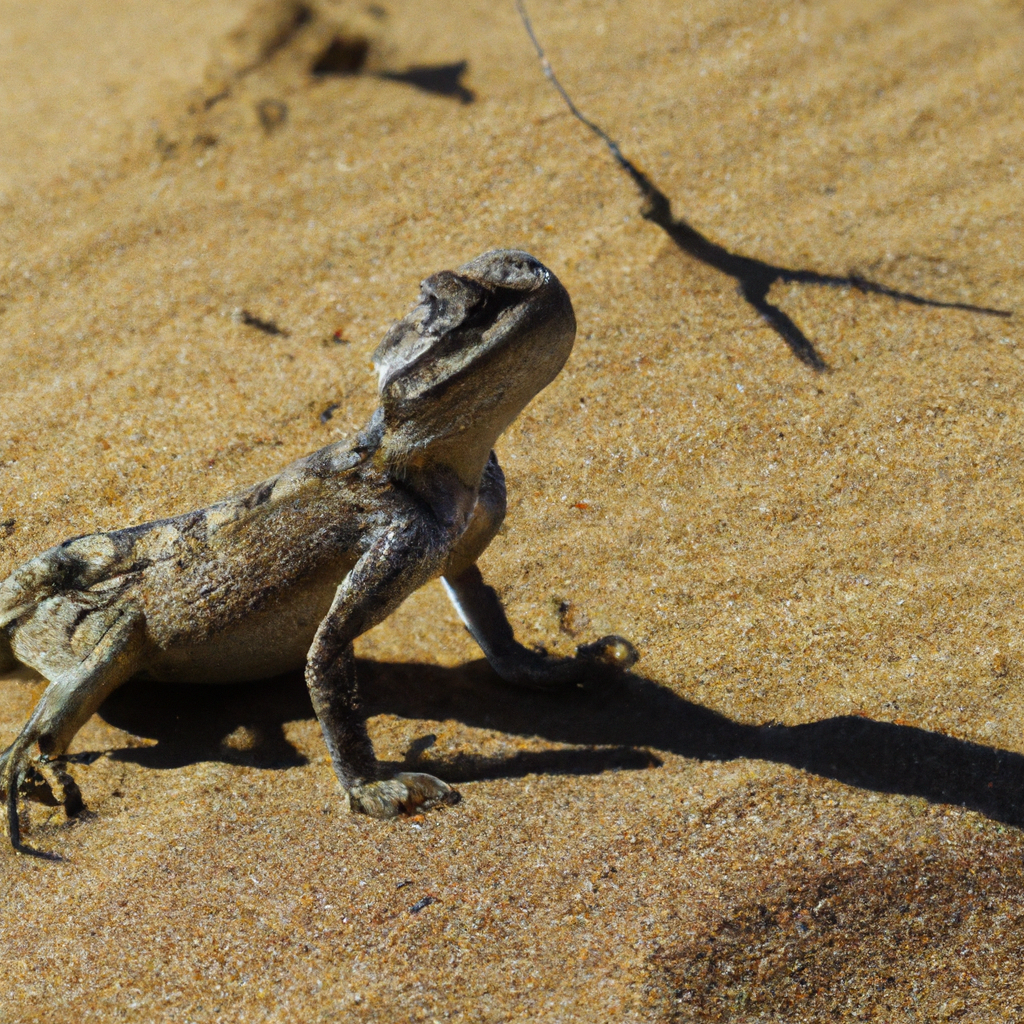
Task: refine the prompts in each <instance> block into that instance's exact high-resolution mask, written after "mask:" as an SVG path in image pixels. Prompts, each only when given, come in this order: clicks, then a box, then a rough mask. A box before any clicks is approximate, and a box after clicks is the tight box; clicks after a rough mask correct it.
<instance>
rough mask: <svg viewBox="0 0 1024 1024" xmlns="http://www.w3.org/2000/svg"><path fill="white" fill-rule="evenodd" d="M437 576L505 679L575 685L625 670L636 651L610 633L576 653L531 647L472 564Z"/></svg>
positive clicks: (536, 685) (539, 686)
mask: <svg viewBox="0 0 1024 1024" xmlns="http://www.w3.org/2000/svg"><path fill="white" fill-rule="evenodd" d="M441 582H442V583H443V584H444V588H445V590H446V591H447V592H448V597H449V598H450V599H451V602H452V604H453V605H455V610H456V611H457V612H458V613H459V617H460V618H461V619H462V621H463V622H464V623H465V624H466V628H467V629H468V630H469V632H470V633H471V634H472V636H473V639H474V640H475V641H476V642H477V643H478V644H479V645H480V649H481V650H482V651H483V652H484V654H485V656H486V657H487V660H488V662H490V665H491V668H493V669H494V671H495V672H497V673H498V675H499V676H501V678H502V679H504V680H505V682H507V683H512V684H513V685H515V686H526V687H529V688H530V689H534V690H549V689H555V688H558V687H563V686H574V685H580V684H581V683H584V682H586V681H587V680H588V679H591V678H593V677H594V676H595V675H600V674H602V673H607V672H608V671H616V672H627V671H628V670H629V669H631V668H632V667H633V666H634V665H635V664H636V662H637V660H638V659H639V657H640V655H639V654H638V653H637V650H636V648H635V647H634V646H633V645H632V644H631V643H630V642H629V641H628V640H626V639H625V638H624V637H621V636H614V635H612V636H603V637H601V639H600V640H595V641H594V642H593V643H590V644H583V645H582V646H580V647H577V648H576V657H575V658H553V657H551V656H550V655H547V654H542V653H541V652H539V651H531V650H530V648H528V647H524V646H523V645H522V644H521V643H519V642H518V641H517V640H516V638H515V633H514V632H513V630H512V626H511V624H510V623H509V621H508V618H507V616H506V615H505V609H504V608H502V606H501V600H500V598H499V597H498V595H497V593H496V592H495V591H494V588H493V587H489V586H488V585H487V584H486V583H485V582H484V578H483V576H482V575H481V573H480V570H479V569H478V568H477V567H476V565H470V566H468V567H467V568H464V569H462V570H461V572H459V573H458V575H456V576H451V577H449V576H445V577H443V578H442V580H441Z"/></svg>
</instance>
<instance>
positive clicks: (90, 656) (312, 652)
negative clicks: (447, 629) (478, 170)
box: [0, 250, 636, 851]
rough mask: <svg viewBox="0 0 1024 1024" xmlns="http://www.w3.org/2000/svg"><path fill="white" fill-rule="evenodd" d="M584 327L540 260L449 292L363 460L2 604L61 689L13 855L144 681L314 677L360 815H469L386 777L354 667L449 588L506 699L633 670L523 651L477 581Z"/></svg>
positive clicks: (253, 491)
mask: <svg viewBox="0 0 1024 1024" xmlns="http://www.w3.org/2000/svg"><path fill="white" fill-rule="evenodd" d="M575 326H576V324H575V317H574V314H573V310H572V304H571V302H570V300H569V296H568V294H567V293H566V291H565V289H564V288H563V287H562V285H561V284H560V282H559V281H558V280H557V278H556V277H555V276H554V274H552V273H551V272H550V271H549V270H547V269H546V268H545V267H544V266H542V265H541V264H540V263H539V262H538V261H537V260H536V259H534V258H533V257H532V256H530V255H528V254H527V253H523V252H518V251H515V250H495V251H492V252H489V253H485V254H484V255H483V256H480V257H478V258H477V259H475V260H472V261H471V262H469V263H467V264H465V265H463V266H462V267H459V268H458V269H457V270H455V271H441V272H440V273H437V274H434V275H432V276H431V277H429V278H427V279H426V280H425V281H424V282H423V285H422V289H421V293H420V298H419V301H418V302H417V304H416V305H415V306H414V307H413V309H412V311H411V312H410V313H409V314H408V315H407V316H406V317H405V318H404V319H402V320H400V321H398V322H397V323H396V324H395V325H394V326H393V327H392V328H391V329H390V330H389V331H388V333H387V334H386V335H385V337H384V340H383V341H382V342H381V344H380V345H379V346H378V348H377V351H376V352H375V354H374V363H375V366H376V368H377V371H378V374H379V392H380V407H379V408H378V409H377V411H376V412H375V413H374V415H373V417H372V418H371V419H370V422H369V423H368V424H367V425H366V427H364V428H363V430H362V431H361V432H360V433H359V434H358V435H356V437H355V438H354V439H351V440H345V441H339V442H337V443H335V444H332V445H328V446H327V447H326V448H322V449H320V450H319V451H317V452H314V453H312V454H311V455H307V456H306V457H304V458H302V459H299V460H298V461H296V462H294V463H292V464H291V465H290V466H288V467H287V468H286V469H285V470H283V471H282V472H281V473H279V474H278V475H277V476H274V477H271V478H270V479H269V480H265V481H263V482H261V483H258V484H256V485H254V486H252V487H250V488H248V489H246V490H244V491H241V492H240V493H238V494H236V495H234V496H232V497H230V498H227V499H225V500H224V501H221V502H218V503H216V504H214V505H211V506H209V507H208V508H205V509H200V510H197V511H194V512H188V513H185V514H183V515H179V516H175V517H173V518H169V519H162V520H157V521H155V522H151V523H145V524H142V525H140V526H134V527H129V528H127V529H123V530H116V531H113V532H110V533H96V534H90V535H87V536H84V537H77V538H72V539H71V540H68V541H65V542H64V543H62V544H60V545H58V546H57V547H54V548H51V549H50V550H48V551H45V552H43V553H42V554H41V555H38V556H37V557H35V558H33V559H32V560H30V561H29V562H27V563H25V564H24V565H23V566H21V567H20V568H18V569H16V570H15V571H14V572H13V573H12V574H11V575H10V576H9V577H8V578H7V579H6V580H5V581H4V582H3V583H0V670H2V669H3V668H4V667H5V663H6V667H11V666H12V665H13V664H16V663H21V664H24V665H28V666H31V667H32V668H34V669H36V670H37V671H39V672H40V673H41V674H42V675H43V676H44V677H45V678H46V679H47V680H48V681H49V686H48V687H47V689H46V690H45V691H44V693H43V696H42V697H41V699H40V701H39V703H38V704H37V706H36V708H35V710H34V712H33V714H32V716H31V717H30V719H29V721H28V723H27V724H26V726H25V727H24V729H23V730H22V732H21V733H20V735H19V736H18V737H17V738H16V739H15V741H14V742H13V743H12V744H11V746H10V747H8V748H7V750H5V751H4V752H3V754H0V793H3V794H4V795H5V797H6V804H7V821H8V830H9V834H10V838H11V842H12V844H13V845H14V847H15V848H16V849H19V850H23V851H28V848H27V847H25V846H24V845H23V844H22V842H21V838H20V824H19V816H18V792H19V787H21V786H22V785H23V784H24V783H25V782H26V780H27V779H31V778H34V777H35V776H36V775H38V774H39V773H42V774H43V775H44V776H46V774H47V771H49V774H50V775H51V776H52V777H53V779H54V780H55V781H56V782H57V783H59V784H60V785H61V786H62V787H63V788H64V790H65V796H66V807H67V808H68V809H69V810H70V809H71V807H72V805H73V804H75V803H76V799H80V798H76V797H75V793H76V792H77V791H76V788H75V787H74V783H73V780H72V779H71V778H70V775H69V774H68V773H67V771H66V770H65V769H64V768H63V767H62V761H61V758H62V755H63V754H64V752H65V751H66V749H67V746H68V744H69V743H70V742H71V740H72V738H73V737H74V735H75V733H76V732H77V731H78V730H79V729H80V728H81V726H82V725H83V724H84V723H85V721H86V720H87V719H88V718H89V716H90V715H91V714H92V713H93V712H94V711H95V710H96V709H97V708H98V707H99V706H100V704H101V703H102V702H103V700H104V699H105V698H106V697H107V696H108V695H109V694H110V693H111V692H112V691H113V690H114V689H116V688H117V687H118V686H120V685H121V684H122V683H124V682H125V681H126V680H127V679H128V678H130V677H131V676H132V675H134V674H136V673H138V672H144V673H147V674H148V675H150V676H152V677H154V678H156V679H158V680H164V681H177V682H201V683H215V682H220V683H227V682H237V681H241V680H254V679H261V678H268V677H271V676H275V675H279V674H281V673H283V672H288V671H292V670H296V669H299V668H304V670H305V678H306V683H307V686H308V688H309V692H310V696H311V699H312V703H313V708H314V710H315V712H316V715H317V718H318V719H319V721H320V724H321V726H322V729H323V732H324V738H325V740H326V743H327V747H328V749H329V751H330V754H331V758H332V761H333V764H334V768H335V771H336V773H337V775H338V778H339V780H340V782H341V784H342V786H343V787H344V788H345V790H346V792H347V794H348V798H349V803H350V806H351V807H352V809H353V810H357V811H363V812H365V813H368V814H371V815H374V816H376V817H390V816H393V815H395V814H397V813H399V812H402V811H410V810H413V809H416V808H422V809H426V808H429V807H431V806H434V805H436V804H439V803H451V802H454V801H456V800H457V799H458V794H457V793H455V792H454V791H453V790H451V789H450V788H449V787H448V786H447V785H446V784H445V783H444V782H442V781H441V780H440V779H437V778H434V777H433V776H430V775H426V774H423V773H414V772H400V773H397V774H394V775H393V776H391V777H389V776H388V775H387V773H386V772H385V770H384V769H383V768H382V766H381V765H380V764H379V763H378V762H377V760H376V758H375V757H374V753H373V749H372V746H371V744H370V740H369V737H368V735H367V732H366V726H365V723H364V721H363V718H362V716H361V714H360V712H359V704H358V694H357V683H356V677H355V663H354V659H353V655H352V641H353V640H354V639H355V638H356V637H358V636H359V635H361V634H362V633H364V632H365V631H366V630H368V629H370V628H371V627H372V626H374V625H376V624H377V623H379V622H381V621H383V619H385V618H386V617H387V616H388V615H389V614H390V613H391V612H392V611H393V610H394V609H395V608H396V607H397V606H398V605H399V604H400V603H401V602H402V601H403V600H404V599H405V598H406V597H407V596H408V595H409V594H410V593H412V592H413V591H414V590H416V589H418V588H419V587H420V586H422V585H423V584H424V583H426V582H427V581H428V580H430V579H432V578H435V577H437V576H441V577H442V578H443V581H444V584H445V588H446V590H447V592H448V594H449V596H450V597H451V599H452V601H453V603H454V604H455V606H456V608H457V610H458V611H459V614H460V616H461V617H462V619H463V621H464V622H465V623H466V625H467V627H468V628H469V630H470V632H471V633H472V634H473V636H474V637H475V638H476V640H477V641H478V643H479V644H480V646H481V648H482V649H483V651H484V653H485V654H486V656H487V657H488V659H489V661H490V662H491V664H492V665H493V666H494V668H495V669H496V671H497V672H498V674H499V675H500V676H502V678H504V679H505V680H507V681H509V682H512V683H517V684H521V685H528V686H535V687H544V686H557V685H562V684H566V683H575V682H577V681H579V680H581V679H582V678H584V677H585V676H586V675H587V674H588V673H593V672H594V671H595V670H600V669H601V668H602V667H604V668H608V667H612V668H629V667H630V666H631V665H632V664H633V663H634V661H635V660H636V653H635V651H634V650H633V648H632V646H631V645H630V644H629V643H628V641H625V640H623V639H621V638H620V637H605V638H603V639H602V640H599V641H597V642H596V643H593V644H590V645H587V646H585V647H581V648H580V649H579V650H578V652H577V656H576V658H573V659H555V658H549V657H547V656H546V655H543V654H539V653H537V652H534V651H530V650H528V649H526V648H524V647H522V646H521V645H520V644H518V643H517V642H516V641H515V639H514V636H513V632H512V628H511V626H510V625H509V624H508V621H507V619H506V618H505V616H504V612H503V610H502V608H501V604H500V602H499V601H498V598H497V595H496V594H495V592H494V591H493V590H492V589H491V588H490V587H488V586H487V585H486V584H485V583H484V582H483V578H482V577H481V575H480V572H479V570H478V569H477V568H476V564H475V563H476V560H477V558H478V557H479V556H480V554H481V553H482V552H483V550H484V549H485V548H486V547H487V545H488V543H489V542H490V541H491V539H492V538H493V536H494V535H495V533H496V532H497V530H498V527H499V526H500V525H501V522H502V519H503V518H504V515H505V481H504V476H503V474H502V472H501V468H500V466H499V465H498V462H497V459H496V458H495V456H494V452H493V450H492V448H493V445H494V442H495V441H496V440H497V438H498V436H499V435H500V434H501V432H502V431H503V430H504V429H505V428H506V427H507V426H508V425H509V424H510V423H511V422H512V420H513V419H514V418H515V417H516V416H517V415H518V413H519V412H520V411H521V410H522V408H523V407H524V406H525V405H526V404H527V403H528V402H529V401H530V399H531V398H532V397H533V396H534V395H535V394H536V393H537V392H538V391H540V390H541V389H542V388H543V387H545V386H546V385H547V384H548V383H550V381H551V380H552V379H554V377H555V376H556V374H557V373H558V371H559V370H560V369H561V367H562V365H563V364H564V362H565V360H566V359H567V358H568V355H569V352H570V351H571V348H572V344H573V339H574V337H575ZM36 751H38V753H36Z"/></svg>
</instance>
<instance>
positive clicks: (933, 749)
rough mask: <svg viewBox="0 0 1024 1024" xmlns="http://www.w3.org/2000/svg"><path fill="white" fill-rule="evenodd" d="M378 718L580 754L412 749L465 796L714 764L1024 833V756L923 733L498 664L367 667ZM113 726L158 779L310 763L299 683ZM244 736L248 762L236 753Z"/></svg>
mask: <svg viewBox="0 0 1024 1024" xmlns="http://www.w3.org/2000/svg"><path fill="white" fill-rule="evenodd" d="M359 674H360V680H361V683H362V688H363V693H364V703H365V707H366V711H367V714H368V715H377V714H382V713H387V714H392V715H398V716H400V717H404V718H408V719H418V720H422V719H427V720H435V721H437V720H445V719H454V720H456V721H459V722H462V723H463V724H465V725H468V726H471V727H475V728H483V729H493V730H498V731H500V732H505V733H510V734H513V735H519V736H535V737H539V738H541V739H544V740H547V741H550V742H557V743H564V744H570V745H572V746H573V747H575V748H576V749H563V750H554V751H528V752H520V753H517V754H515V755H513V756H511V757H509V756H500V757H481V756H476V755H472V754H459V755H457V756H455V757H448V758H438V759H436V760H433V759H428V758H426V757H424V753H425V752H426V751H427V750H428V748H429V746H430V744H431V742H432V737H430V736H429V735H428V736H425V737H422V738H420V739H418V740H417V741H416V742H414V743H413V744H412V746H411V747H410V750H409V751H408V753H407V755H406V761H405V767H408V768H415V769H416V770H418V771H428V772H432V773H435V774H438V775H440V776H441V777H442V778H444V779H446V780H447V781H449V782H453V783H460V782H469V781H474V780H481V779H487V778H509V777H519V776H523V775H526V774H530V773H538V774H576V775H583V774H597V773H600V772H603V771H608V770H621V769H633V770H641V769H647V768H652V767H657V766H658V765H660V764H661V761H660V759H659V757H658V756H657V755H658V754H659V753H669V754H675V755H679V756H682V757H690V758H697V759H700V760H705V761H729V760H734V759H737V758H756V759H760V760H765V761H772V762H776V763H779V764H787V765H790V766H792V767H795V768H800V769H802V770H805V771H808V772H812V773H814V774H816V775H820V776H823V777H825V778H830V779H835V780H836V781H839V782H843V783H846V784H848V785H851V786H857V787H859V788H863V789H870V790H873V791H876V792H881V793H894V794H901V795H904V796H918V797H923V798H924V799H926V800H929V801H931V802H934V803H949V804H957V805H960V806H963V807H966V808H969V809H971V810H975V811H978V812H979V813H981V814H983V815H985V816H986V817H988V818H990V819H992V820H995V821H1000V822H1003V823H1005V824H1008V825H1012V826H1015V827H1024V756H1021V755H1020V754H1017V753H1014V752H1012V751H1007V750H1000V749H998V748H994V747H988V746H984V745H981V744H977V743H971V742H968V741H965V740H958V739H955V738H953V737H950V736H945V735H942V734H940V733H935V732H929V731H927V730H925V729H919V728H917V727H914V726H905V725H895V724H892V723H889V722H878V721H874V720H873V719H870V718H865V717H860V716H853V715H850V716H837V717H834V718H827V719H823V720H821V721H817V722H807V723H804V724H801V725H795V726H785V725H774V724H770V725H747V724H744V723H742V722H737V721H734V720H732V719H730V718H728V717H727V716H725V715H723V714H720V713H718V712H716V711H712V710H710V709H709V708H705V707H702V706H701V705H699V704H694V703H692V702H690V701H687V700H684V699H683V698H681V697H679V696H677V695H676V694H675V693H673V692H672V691H671V690H670V689H668V688H667V687H665V686H663V685H661V684H659V683H657V682H654V681H653V680H649V679H645V678H644V677H642V676H639V675H635V674H629V675H626V676H623V677H620V678H618V679H615V680H610V681H608V680H605V681H601V682H597V683H595V685H594V686H593V687H592V688H587V689H583V690H581V689H574V690H572V691H567V692H562V693H542V692H536V691H527V690H518V689H512V688H510V687H508V686H506V685H504V684H503V683H501V682H500V680H498V678H497V677H496V676H495V675H494V673H493V672H492V671H491V669H490V668H489V666H488V665H487V663H486V662H485V661H483V660H480V661H474V662H471V663H468V664H465V665H462V666H459V667H457V668H440V667H437V666H431V665H422V664H417V663H387V662H367V661H360V662H359ZM100 714H101V716H102V717H103V718H104V719H105V720H107V721H108V722H110V723H111V724H112V725H115V726H118V727H120V728H123V729H127V730H128V731H131V732H134V733H136V734H139V735H143V736H150V737H153V738H155V739H157V741H158V742H157V744H156V746H153V747H144V748H139V747H135V748H128V749H124V750H119V751H116V752H114V753H113V754H112V756H114V757H116V758H118V759H120V760H129V761H133V762H136V763H139V764H144V765H148V766H151V767H178V766H181V765H184V764H189V763H193V762H194V761H197V760H210V759H215V760H223V761H230V762H233V763H242V764H250V765H253V766H254V767H262V768H283V767H289V766H292V765H298V764H302V763H304V762H305V759H304V758H303V757H302V755H301V754H299V753H298V752H297V751H296V750H295V749H294V748H293V747H292V746H291V744H289V743H288V742H287V741H286V740H285V738H284V736H283V734H282V729H281V727H282V725H283V723H284V722H288V721H296V720H301V719H307V720H308V719H309V718H311V717H312V709H311V707H310V704H309V698H308V696H307V695H306V690H305V686H304V684H303V682H302V678H301V676H300V675H298V674H295V675H293V676H283V677H280V678H279V679H276V680H270V681H268V682H266V683H259V684H247V685H244V686H224V687H209V686H208V687H198V686H157V685H155V684H153V683H151V682H146V683H145V684H141V683H139V682H136V681H133V682H130V683H129V684H127V685H126V686H124V687H122V689H121V690H119V691H117V693H115V694H113V695H112V696H111V697H110V698H108V699H107V701H106V703H105V704H104V705H103V707H102V708H101V710H100ZM239 733H241V734H242V735H243V738H244V737H249V738H251V740H252V742H250V743H249V745H248V746H247V747H245V744H244V743H243V744H240V745H239V746H243V747H245V749H236V748H234V747H230V746H226V745H225V743H224V737H225V736H230V735H237V734H239Z"/></svg>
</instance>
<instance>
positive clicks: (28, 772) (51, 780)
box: [0, 735, 84, 860]
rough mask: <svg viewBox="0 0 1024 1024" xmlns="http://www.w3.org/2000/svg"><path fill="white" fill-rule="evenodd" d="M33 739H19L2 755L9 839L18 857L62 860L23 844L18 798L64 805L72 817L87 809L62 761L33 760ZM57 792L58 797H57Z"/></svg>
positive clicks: (0, 778) (0, 776) (0, 785)
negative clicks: (28, 856)
mask: <svg viewBox="0 0 1024 1024" xmlns="http://www.w3.org/2000/svg"><path fill="white" fill-rule="evenodd" d="M33 739H34V737H31V736H30V737H29V738H28V739H27V740H26V738H25V736H24V735H22V736H19V737H18V739H16V740H15V741H14V742H13V743H12V744H11V745H10V746H9V747H8V748H7V749H6V750H5V751H4V752H3V753H2V754H0V799H2V800H3V803H4V804H5V807H6V811H7V814H6V818H7V836H8V838H9V839H10V842H11V846H12V847H14V849H15V850H16V851H17V852H18V853H26V854H29V855H31V856H35V857H46V858H49V859H55V860H59V859H60V858H58V857H55V856H53V855H51V854H47V853H41V852H40V851H39V850H33V849H32V848H31V847H29V846H26V845H25V844H24V843H23V842H22V840H21V817H20V814H19V807H18V798H19V796H20V795H21V794H22V793H25V794H26V795H27V796H29V797H30V798H32V797H35V798H36V799H41V800H42V802H44V803H49V804H57V803H62V804H63V805H64V810H65V813H66V814H67V815H68V817H71V816H73V815H74V814H77V813H79V812H80V811H81V810H82V809H83V807H84V805H83V803H82V794H81V791H80V790H79V788H78V786H77V785H76V784H75V781H74V779H72V778H71V776H70V775H69V774H68V772H67V770H66V769H65V768H64V765H63V758H59V759H53V760H50V759H48V758H46V757H40V758H34V757H33V756H32V744H33ZM54 789H56V790H57V793H58V794H59V796H57V797H55V796H54Z"/></svg>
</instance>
